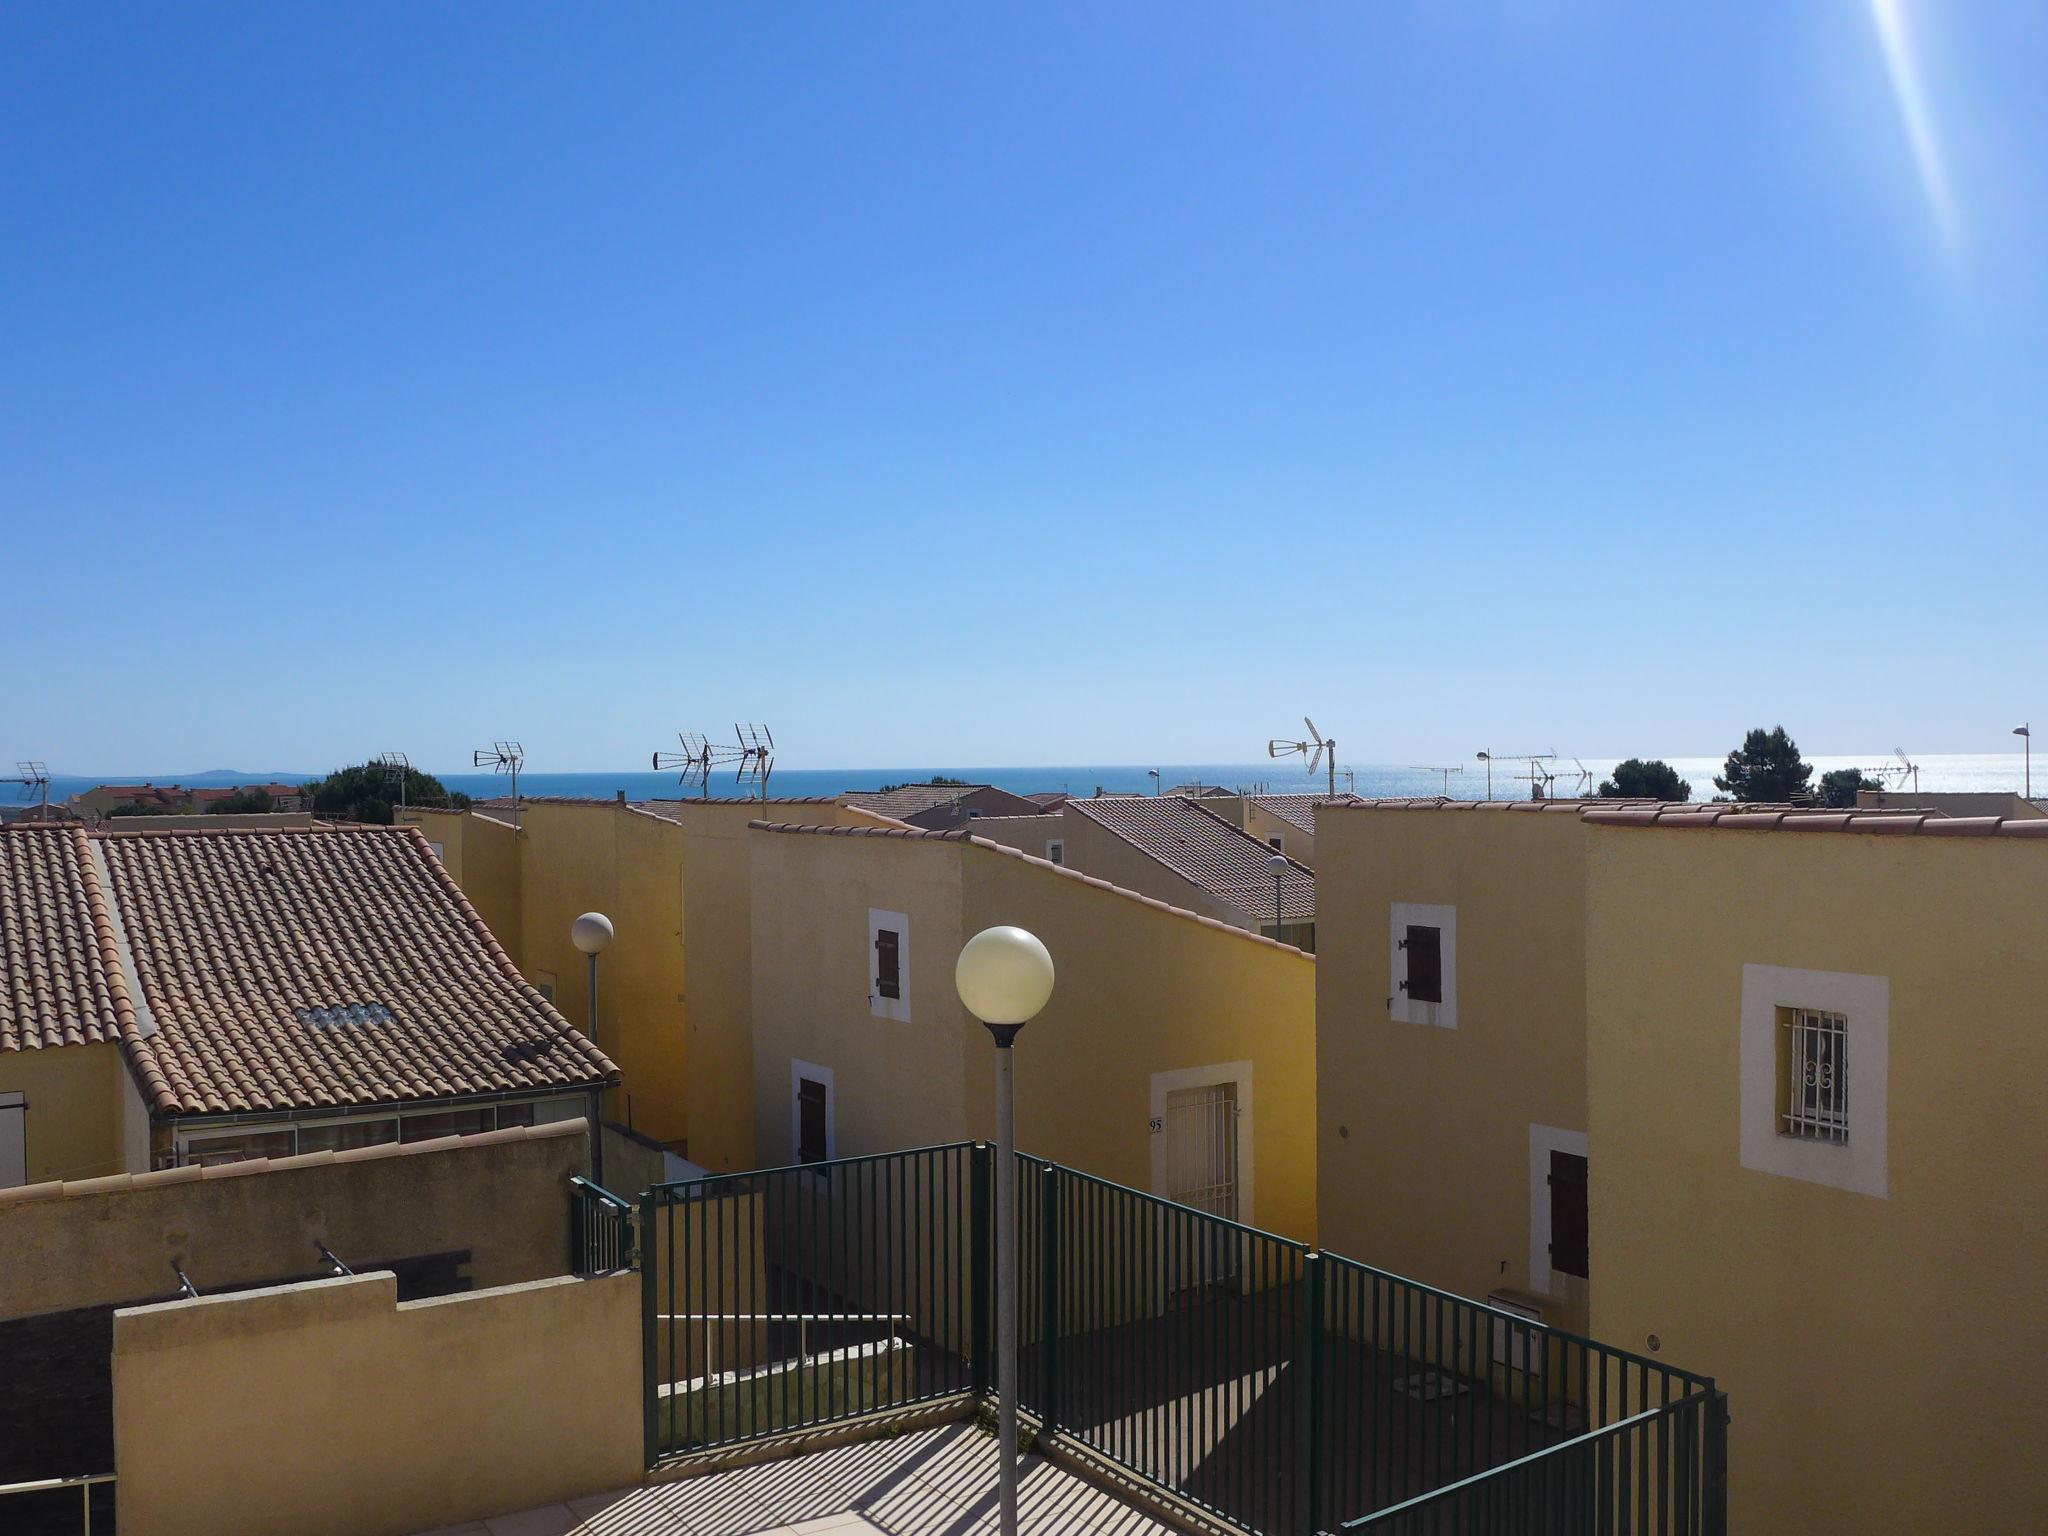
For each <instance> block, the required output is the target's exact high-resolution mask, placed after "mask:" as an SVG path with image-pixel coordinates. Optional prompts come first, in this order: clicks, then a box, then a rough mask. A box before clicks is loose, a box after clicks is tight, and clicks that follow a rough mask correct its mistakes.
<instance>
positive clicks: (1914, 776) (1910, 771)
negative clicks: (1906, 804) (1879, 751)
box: [1880, 747, 1920, 795]
mask: <svg viewBox="0 0 2048 1536" xmlns="http://www.w3.org/2000/svg"><path fill="white" fill-rule="evenodd" d="M1892 756H1893V757H1895V758H1896V759H1898V761H1897V762H1896V763H1886V764H1885V765H1884V767H1883V769H1881V770H1880V771H1881V772H1884V773H1896V774H1897V775H1898V776H1899V787H1900V788H1901V789H1904V788H1905V787H1906V780H1908V779H1911V780H1912V781H1913V793H1914V794H1916V795H1917V794H1919V793H1920V765H1919V764H1918V763H1916V762H1914V761H1913V759H1911V758H1910V757H1908V756H1906V749H1905V748H1904V747H1893V748H1892Z"/></svg>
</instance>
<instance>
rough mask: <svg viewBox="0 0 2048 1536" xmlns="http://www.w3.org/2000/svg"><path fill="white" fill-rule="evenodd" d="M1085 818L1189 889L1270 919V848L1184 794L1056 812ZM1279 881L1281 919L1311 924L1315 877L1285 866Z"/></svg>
mask: <svg viewBox="0 0 2048 1536" xmlns="http://www.w3.org/2000/svg"><path fill="white" fill-rule="evenodd" d="M1061 809H1062V810H1064V811H1073V812H1076V813H1078V814H1079V815H1082V816H1086V817H1087V818H1088V819H1089V820H1090V821H1092V822H1094V823H1095V824H1096V825H1097V826H1099V827H1102V828H1103V829H1104V830H1105V831H1108V832H1111V833H1113V834H1114V835H1116V836H1117V837H1120V838H1122V839H1123V840H1124V841H1125V842H1127V843H1129V844H1130V845H1131V846H1132V847H1133V848H1136V849H1137V850H1138V851H1139V852H1141V853H1144V854H1146V855H1148V856H1150V857H1151V858H1154V859H1157V860H1158V861H1159V862H1160V863H1161V864H1164V865H1165V866H1166V867H1167V868H1168V869H1171V870H1172V871H1173V872H1174V873H1176V874H1178V875H1180V876H1182V877H1183V878H1184V879H1186V880H1188V881H1189V882H1190V883H1191V884H1193V885H1195V886H1197V887H1199V888H1200V889H1201V890H1204V891H1206V892H1208V894H1209V895H1211V896H1214V897H1215V898H1216V899H1217V900H1218V901H1222V902H1227V903H1228V904H1229V905H1231V906H1233V907H1235V908H1237V909H1238V910H1239V911H1240V912H1243V913H1245V914H1246V915H1247V916H1250V917H1252V918H1255V919H1258V920H1260V921H1264V920H1267V919H1270V918H1271V917H1272V915H1273V867H1272V859H1273V850H1272V849H1270V848H1268V847H1267V846H1266V845H1265V844H1264V843H1262V842H1260V841H1259V840H1258V839H1257V838H1255V837H1252V836H1250V835H1249V834H1247V833H1246V832H1244V831H1242V830H1241V829H1240V828H1239V827H1238V826H1237V825H1236V823H1234V822H1230V821H1226V820H1225V819H1224V818H1223V817H1221V816H1218V815H1217V814H1216V813H1215V812H1214V811H1212V810H1210V809H1209V808H1208V807H1207V806H1205V805H1203V804H1202V802H1201V801H1199V800H1196V799H1194V798H1192V797H1190V796H1187V795H1105V796H1103V797H1101V798H1100V799H1091V800H1069V801H1068V802H1067V803H1066V804H1065V805H1064V806H1062V807H1061ZM1287 865H1288V867H1287V870H1286V872H1285V873H1284V874H1283V875H1282V876H1281V877H1280V917H1281V921H1283V922H1289V923H1305V922H1312V921H1314V919H1315V915H1316V877H1315V873H1314V872H1313V871H1312V870H1310V869H1309V867H1308V866H1307V865H1305V864H1300V863H1296V862H1295V861H1294V860H1293V859H1289V860H1288V861H1287Z"/></svg>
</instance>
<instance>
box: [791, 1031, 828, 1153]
mask: <svg viewBox="0 0 2048 1536" xmlns="http://www.w3.org/2000/svg"><path fill="white" fill-rule="evenodd" d="M805 1078H809V1079H810V1080H811V1081H812V1082H814V1083H822V1084H824V1085H825V1161H826V1162H828V1163H829V1162H831V1161H832V1160H833V1159H835V1158H837V1157H838V1156H839V1084H838V1082H837V1080H836V1079H835V1078H834V1077H833V1075H832V1069H831V1068H830V1067H821V1066H819V1065H818V1064H817V1063H816V1062H811V1061H799V1060H797V1059H796V1058H795V1057H794V1056H792V1057H791V1058H790V1061H789V1160H790V1162H791V1163H792V1164H796V1163H801V1162H803V1160H804V1112H803V1086H804V1079H805ZM806 1166H809V1165H806Z"/></svg>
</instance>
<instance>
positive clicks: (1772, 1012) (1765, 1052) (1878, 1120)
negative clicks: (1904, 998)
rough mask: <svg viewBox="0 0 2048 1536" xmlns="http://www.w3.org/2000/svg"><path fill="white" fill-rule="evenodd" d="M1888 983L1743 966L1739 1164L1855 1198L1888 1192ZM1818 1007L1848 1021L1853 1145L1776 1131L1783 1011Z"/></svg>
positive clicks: (1837, 974) (1875, 978)
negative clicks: (1808, 1138) (1821, 1185)
mask: <svg viewBox="0 0 2048 1536" xmlns="http://www.w3.org/2000/svg"><path fill="white" fill-rule="evenodd" d="M1891 992H1892V988H1891V982H1890V980H1889V979H1888V978H1886V977H1883V976H1859V975H1855V974H1852V973H1849V972H1845V971H1802V970H1794V969H1792V968H1790V967H1787V966H1779V965H1745V966H1744V967H1743V968H1742V1058H1741V1059H1742V1067H1741V1071H1742V1125H1741V1147H1742V1166H1743V1167H1745V1168H1749V1169H1754V1170H1755V1171H1756V1172H1758V1173H1774V1174H1777V1175H1779V1176H1780V1177H1783V1178H1788V1179H1804V1180H1805V1181H1806V1182H1808V1183H1810V1184H1825V1185H1827V1186H1829V1187H1830V1188H1832V1189H1846V1190H1849V1191H1851V1192H1853V1193H1856V1194H1863V1195H1875V1196H1876V1197H1877V1198H1878V1199H1880V1200H1882V1199H1884V1198H1885V1197H1886V1196H1887V1195H1888V1194H1889V1186H1888V1168H1887V1163H1888V1159H1887V1145H1888V1138H1889V1134H1890V1119H1891V1116H1890V1111H1889V1107H1888V1099H1889V1095H1890V1092H1891V1063H1890V1059H1889V1056H1890V1049H1891V1018H1892V998H1891ZM1780 1008H1817V1009H1824V1010H1826V1011H1827V1012H1830V1013H1839V1014H1842V1015H1843V1016H1844V1017H1846V1018H1847V1019H1848V1021H1849V1026H1848V1041H1847V1047H1848V1053H1849V1139H1848V1141H1846V1142H1841V1143H1831V1142H1824V1141H1807V1140H1803V1139H1802V1138H1800V1137H1797V1136H1785V1135H1781V1134H1780V1133H1779V1130H1778V1030H1779V1028H1780V1027H1781V1026H1780V1025H1779V1023H1778V1010H1779V1009H1780Z"/></svg>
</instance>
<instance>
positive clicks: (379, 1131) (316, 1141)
mask: <svg viewBox="0 0 2048 1536" xmlns="http://www.w3.org/2000/svg"><path fill="white" fill-rule="evenodd" d="M418 1139H419V1138H418V1137H416V1136H411V1135H408V1136H407V1137H406V1140H408V1141H417V1140H418ZM396 1140H398V1122H397V1121H396V1120H335V1121H330V1122H329V1123H328V1124H326V1125H302V1126H300V1127H299V1150H300V1151H301V1152H346V1151H348V1150H349V1149H350V1148H351V1147H381V1146H383V1145H384V1144H385V1143H387V1142H393V1141H396Z"/></svg>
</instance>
